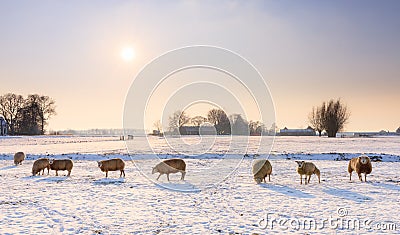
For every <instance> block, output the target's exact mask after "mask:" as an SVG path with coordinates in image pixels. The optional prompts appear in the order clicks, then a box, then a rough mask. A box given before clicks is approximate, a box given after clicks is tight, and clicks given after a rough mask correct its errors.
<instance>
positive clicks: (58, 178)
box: [32, 176, 70, 183]
mask: <svg viewBox="0 0 400 235" xmlns="http://www.w3.org/2000/svg"><path fill="white" fill-rule="evenodd" d="M32 177H34V176H32ZM68 178H70V177H68V176H54V177H40V178H39V179H38V180H36V182H56V183H59V182H64V181H66V180H67V179H68Z"/></svg>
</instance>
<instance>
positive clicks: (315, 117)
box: [308, 102, 326, 136]
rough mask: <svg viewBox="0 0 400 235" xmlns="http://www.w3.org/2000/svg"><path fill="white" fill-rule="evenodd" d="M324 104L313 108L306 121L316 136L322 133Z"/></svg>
mask: <svg viewBox="0 0 400 235" xmlns="http://www.w3.org/2000/svg"><path fill="white" fill-rule="evenodd" d="M325 109H326V104H325V102H323V103H322V105H321V106H320V107H313V109H312V111H311V113H310V115H309V116H308V121H309V122H310V124H311V127H312V128H314V130H316V131H317V132H318V135H319V136H321V135H322V131H323V130H324V127H325V117H324V116H325Z"/></svg>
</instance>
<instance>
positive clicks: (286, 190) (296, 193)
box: [259, 184, 315, 198]
mask: <svg viewBox="0 0 400 235" xmlns="http://www.w3.org/2000/svg"><path fill="white" fill-rule="evenodd" d="M259 185H260V187H262V188H265V189H268V190H271V191H274V192H277V193H281V194H284V195H286V196H290V197H297V198H315V196H314V195H312V194H309V193H306V192H303V191H300V190H298V189H295V188H292V187H289V186H286V185H274V184H259Z"/></svg>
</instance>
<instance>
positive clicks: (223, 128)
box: [207, 109, 231, 135]
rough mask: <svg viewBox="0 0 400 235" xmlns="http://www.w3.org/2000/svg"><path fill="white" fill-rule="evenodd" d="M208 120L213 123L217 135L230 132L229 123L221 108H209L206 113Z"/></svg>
mask: <svg viewBox="0 0 400 235" xmlns="http://www.w3.org/2000/svg"><path fill="white" fill-rule="evenodd" d="M207 118H208V121H209V122H210V123H212V124H214V127H215V129H216V130H217V134H218V135H229V134H231V124H230V121H229V118H228V116H227V115H226V113H225V112H224V111H223V110H221V109H211V110H210V111H208V114H207Z"/></svg>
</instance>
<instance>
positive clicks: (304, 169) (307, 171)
mask: <svg viewBox="0 0 400 235" xmlns="http://www.w3.org/2000/svg"><path fill="white" fill-rule="evenodd" d="M296 163H297V173H299V175H300V184H303V175H305V176H306V177H305V182H304V183H305V184H307V183H310V179H311V175H312V174H316V175H317V176H318V183H321V172H320V171H319V169H318V168H317V167H316V166H315V165H314V163H312V162H305V161H296ZM307 176H308V180H307Z"/></svg>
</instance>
